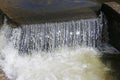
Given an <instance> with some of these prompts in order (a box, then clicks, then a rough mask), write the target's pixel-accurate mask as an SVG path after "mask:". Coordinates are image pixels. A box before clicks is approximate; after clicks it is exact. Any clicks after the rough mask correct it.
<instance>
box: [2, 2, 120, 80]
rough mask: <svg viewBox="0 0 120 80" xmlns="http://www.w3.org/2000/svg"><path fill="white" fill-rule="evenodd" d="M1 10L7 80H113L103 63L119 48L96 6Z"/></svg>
mask: <svg viewBox="0 0 120 80" xmlns="http://www.w3.org/2000/svg"><path fill="white" fill-rule="evenodd" d="M2 2H3V4H1V3H2ZM13 3H14V4H13ZM8 4H13V5H8ZM0 9H1V16H0V24H3V25H2V26H1V29H0V42H1V43H0V67H1V68H2V70H3V71H4V72H5V74H6V76H7V77H8V79H10V80H113V78H112V76H111V75H109V72H110V68H109V67H108V66H106V65H105V64H103V63H102V62H101V59H100V58H101V57H102V58H105V59H107V58H108V59H109V55H110V56H111V55H119V51H118V50H119V49H118V47H117V49H118V50H117V49H116V48H115V47H113V46H112V45H111V44H110V42H109V41H111V40H109V39H110V38H109V35H111V34H110V33H109V24H108V23H109V21H108V17H107V15H106V10H105V11H104V10H103V9H101V5H100V4H99V3H97V2H96V1H94V0H93V1H91V0H85V1H82V0H81V1H80V0H69V1H68V0H61V2H59V1H58V0H45V1H42V0H41V1H38V0H36V1H32V0H26V1H22V0H21V1H18V0H17V1H14V0H13V1H11V2H10V3H9V1H8V0H6V1H3V0H0ZM15 11H16V12H15ZM104 12H105V13H104ZM106 54H107V58H106ZM105 59H104V60H105ZM110 59H111V57H110ZM114 59H116V57H115V58H114ZM111 63H112V62H111ZM106 64H107V62H106ZM107 77H109V78H111V79H109V78H107Z"/></svg>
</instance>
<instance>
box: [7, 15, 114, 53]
mask: <svg viewBox="0 0 120 80" xmlns="http://www.w3.org/2000/svg"><path fill="white" fill-rule="evenodd" d="M10 27H11V26H9V29H8V31H7V33H6V35H7V39H8V40H9V42H11V43H12V44H13V45H14V47H15V48H17V49H18V50H19V53H31V52H32V51H40V50H41V51H53V50H55V48H60V47H64V46H67V47H76V46H82V47H93V48H98V49H100V50H101V51H104V49H102V48H103V45H104V44H106V43H108V32H107V20H106V19H105V18H104V15H103V13H101V14H100V15H99V16H98V17H97V18H93V19H80V20H70V21H66V22H51V23H41V24H30V25H21V26H20V27H19V28H12V27H11V28H10ZM104 46H105V45H104ZM112 50H114V51H116V50H115V49H112ZM112 52H113V51H112Z"/></svg>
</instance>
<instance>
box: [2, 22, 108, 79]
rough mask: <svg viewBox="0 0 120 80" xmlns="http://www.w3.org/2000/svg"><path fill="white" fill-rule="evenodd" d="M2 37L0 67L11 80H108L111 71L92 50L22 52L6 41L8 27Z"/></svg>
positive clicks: (78, 48)
mask: <svg viewBox="0 0 120 80" xmlns="http://www.w3.org/2000/svg"><path fill="white" fill-rule="evenodd" d="M4 26H6V27H4V28H2V29H1V33H0V40H1V41H0V42H1V43H0V45H1V46H0V66H1V68H2V69H3V71H4V72H5V74H6V76H7V77H8V78H9V79H10V80H108V79H106V76H107V73H108V71H109V69H108V68H107V67H106V66H105V65H104V64H103V63H102V62H101V60H100V59H99V58H100V56H101V53H100V52H99V51H97V50H95V49H93V48H82V47H73V48H70V47H63V48H58V49H56V50H55V51H54V52H37V51H36V52H34V51H33V52H32V54H31V55H27V54H25V55H19V54H18V53H19V51H18V50H17V49H16V48H15V47H14V46H13V45H12V43H10V42H9V41H7V39H6V32H5V31H8V30H7V29H8V26H7V25H5V24H4Z"/></svg>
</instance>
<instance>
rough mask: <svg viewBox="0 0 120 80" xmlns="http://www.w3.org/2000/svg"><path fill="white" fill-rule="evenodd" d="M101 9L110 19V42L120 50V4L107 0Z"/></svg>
mask: <svg viewBox="0 0 120 80" xmlns="http://www.w3.org/2000/svg"><path fill="white" fill-rule="evenodd" d="M101 10H102V11H103V12H104V14H105V15H106V17H107V20H108V26H109V27H108V31H109V38H110V40H109V43H110V44H112V45H113V46H114V47H116V48H117V49H118V50H120V4H119V3H117V2H106V3H104V4H103V5H102V8H101Z"/></svg>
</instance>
